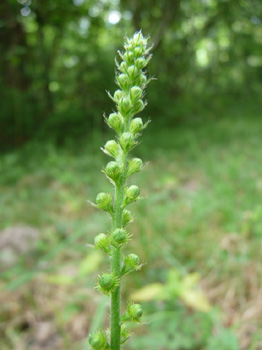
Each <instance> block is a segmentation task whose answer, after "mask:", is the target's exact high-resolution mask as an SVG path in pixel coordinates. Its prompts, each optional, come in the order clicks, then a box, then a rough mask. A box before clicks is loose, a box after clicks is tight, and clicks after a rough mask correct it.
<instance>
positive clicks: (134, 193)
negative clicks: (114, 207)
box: [125, 185, 140, 204]
mask: <svg viewBox="0 0 262 350" xmlns="http://www.w3.org/2000/svg"><path fill="white" fill-rule="evenodd" d="M139 195H140V189H139V188H138V187H137V186H135V185H132V186H130V187H128V188H127V190H126V200H125V202H126V204H129V203H131V202H133V201H135V200H136V199H137V198H138V196H139Z"/></svg>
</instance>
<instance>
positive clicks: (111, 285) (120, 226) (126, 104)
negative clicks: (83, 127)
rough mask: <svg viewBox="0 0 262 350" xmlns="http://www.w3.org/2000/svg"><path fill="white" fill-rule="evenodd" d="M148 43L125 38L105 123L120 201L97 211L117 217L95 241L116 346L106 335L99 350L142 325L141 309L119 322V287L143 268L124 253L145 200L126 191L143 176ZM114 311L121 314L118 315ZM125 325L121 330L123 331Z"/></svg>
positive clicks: (110, 199)
mask: <svg viewBox="0 0 262 350" xmlns="http://www.w3.org/2000/svg"><path fill="white" fill-rule="evenodd" d="M147 41H148V39H147V38H144V37H143V35H142V33H141V32H138V33H135V34H134V36H133V37H132V38H131V39H128V38H126V39H125V44H124V49H125V52H123V53H122V52H119V56H120V59H121V62H120V63H118V62H117V63H116V65H117V72H116V84H117V85H118V89H117V90H116V91H115V93H114V94H113V95H110V94H109V96H110V98H111V99H112V100H113V101H114V102H115V104H116V109H115V111H114V112H113V113H111V114H110V115H109V116H108V117H107V118H105V119H106V122H107V124H108V125H109V127H110V128H112V129H113V130H115V132H116V134H117V137H116V140H109V141H107V142H106V143H105V145H104V147H103V148H102V150H103V152H104V153H105V154H107V155H109V156H111V157H113V158H114V160H112V161H110V162H109V163H108V164H107V165H106V166H105V168H104V170H103V172H104V173H105V175H106V177H107V178H108V179H109V180H110V182H111V183H112V184H113V185H114V187H115V195H114V196H112V195H111V194H110V193H104V192H102V193H99V194H98V195H97V198H96V204H94V205H95V206H96V207H97V208H100V209H102V210H104V211H107V212H109V213H110V215H111V216H112V221H113V225H112V230H111V232H109V233H108V234H105V233H100V234H98V235H97V236H96V237H95V239H94V245H95V247H96V248H97V249H100V250H102V251H103V252H105V253H106V254H107V255H109V256H110V261H111V272H110V273H104V274H102V275H101V276H99V278H98V283H97V289H98V290H99V291H100V292H102V293H103V294H106V295H111V296H112V298H111V303H112V304H111V342H110V345H109V344H108V342H107V339H106V335H105V333H103V332H101V331H100V332H97V333H95V334H93V335H91V336H90V338H89V343H90V345H91V347H92V348H93V349H94V350H103V349H108V348H109V347H110V348H112V349H114V350H119V349H120V344H123V343H124V342H125V341H126V340H127V339H128V338H129V337H130V331H129V330H128V327H127V325H126V324H125V322H130V321H132V322H140V319H141V316H142V313H143V312H142V307H141V305H139V304H130V305H128V308H127V311H126V313H125V314H124V315H123V317H122V319H120V315H119V309H120V307H119V303H120V299H119V298H120V297H119V295H120V293H119V288H120V281H121V277H122V276H124V275H126V274H127V273H129V272H132V271H137V270H139V269H140V268H141V267H142V265H141V264H140V259H139V257H138V256H137V255H136V254H128V255H127V256H125V257H123V258H121V256H122V255H121V254H120V250H121V249H122V247H123V246H125V245H126V244H127V243H128V241H129V240H130V238H131V235H130V234H129V233H128V232H127V231H126V229H125V227H126V226H127V224H128V223H130V222H132V221H133V217H132V215H131V213H130V211H129V210H127V209H125V207H126V206H127V205H129V204H130V203H132V202H134V201H136V200H138V199H140V198H141V197H140V189H139V188H138V187H137V186H136V185H129V186H127V185H126V182H127V179H128V177H129V176H131V175H132V174H134V173H137V172H139V171H141V170H142V167H143V162H142V160H141V159H139V158H128V154H129V152H130V151H131V150H132V149H133V148H134V147H135V146H136V145H137V144H138V141H137V138H138V137H139V136H140V135H141V132H142V131H143V130H144V129H145V128H146V127H147V125H148V122H146V123H144V122H143V120H142V119H141V118H140V117H135V115H136V114H137V113H139V112H141V111H142V110H143V109H144V108H145V106H146V102H145V101H144V89H145V87H146V85H147V84H148V82H149V81H150V79H148V78H147V75H146V71H145V68H146V66H147V64H148V62H149V60H150V58H151V55H150V54H149V51H150V49H151V48H147ZM115 310H118V311H117V313H115ZM120 325H121V327H120Z"/></svg>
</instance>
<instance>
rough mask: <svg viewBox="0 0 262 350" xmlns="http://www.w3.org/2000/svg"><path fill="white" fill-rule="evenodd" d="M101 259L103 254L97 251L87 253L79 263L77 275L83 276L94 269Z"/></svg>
mask: <svg viewBox="0 0 262 350" xmlns="http://www.w3.org/2000/svg"><path fill="white" fill-rule="evenodd" d="M103 259H104V258H103V255H102V254H101V253H100V252H99V251H94V252H92V253H90V254H88V255H87V256H86V257H85V258H84V259H83V260H82V261H81V263H80V265H79V270H78V277H84V276H87V275H89V274H90V273H92V272H94V271H96V270H97V269H98V267H99V265H100V264H101V262H102V261H103Z"/></svg>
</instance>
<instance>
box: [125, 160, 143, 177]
mask: <svg viewBox="0 0 262 350" xmlns="http://www.w3.org/2000/svg"><path fill="white" fill-rule="evenodd" d="M142 165H143V162H142V160H141V159H140V158H132V159H130V161H129V163H128V167H127V176H130V175H132V174H134V173H137V172H139V171H141V169H142Z"/></svg>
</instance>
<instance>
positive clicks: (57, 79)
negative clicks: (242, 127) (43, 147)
mask: <svg viewBox="0 0 262 350" xmlns="http://www.w3.org/2000/svg"><path fill="white" fill-rule="evenodd" d="M261 12H262V9H261V2H260V1H259V0H254V1H252V3H251V2H248V1H246V2H243V3H242V2H236V1H228V0H225V1H218V0H209V1H205V2H204V3H200V2H199V1H197V0H181V1H178V0H175V1H174V0H165V1H164V0H160V1H155V0H154V1H151V2H148V1H138V0H134V1H133V0H132V1H130V0H125V1H121V2H116V1H102V0H98V1H94V0H88V1H82V0H75V1H71V0H70V1H61V0H54V1H36V2H34V3H33V2H32V3H30V4H29V2H25V1H20V2H19V1H13V0H3V1H1V5H0V13H1V18H0V20H1V26H0V36H1V43H0V51H1V53H2V54H1V57H0V72H1V74H0V76H1V79H0V97H1V113H0V120H1V126H2V128H1V133H0V136H1V137H0V139H1V141H0V147H1V149H4V150H8V149H10V148H16V147H19V146H20V145H21V144H24V143H26V142H28V141H30V140H39V139H41V140H42V142H46V140H48V141H52V142H55V143H56V144H59V145H65V144H67V143H68V142H69V141H71V142H72V143H73V144H75V143H78V142H79V140H80V139H85V138H86V137H87V136H88V137H89V138H91V137H93V133H94V131H95V132H98V131H99V133H101V132H103V131H104V126H103V124H102V122H101V120H100V118H98V116H99V115H100V114H101V110H102V111H106V110H108V109H109V108H111V107H112V105H111V104H110V102H109V101H107V100H106V99H105V98H104V91H105V90H113V79H114V75H113V59H114V56H115V51H116V49H117V48H119V47H120V44H121V40H122V35H123V33H129V34H130V33H132V32H133V31H134V30H139V29H140V28H142V29H143V30H144V32H145V33H151V34H152V42H154V43H155V44H156V45H155V48H154V55H155V59H154V62H153V66H152V70H153V71H155V72H158V79H159V82H158V84H153V86H150V87H149V89H148V98H149V100H150V101H151V103H150V105H149V107H148V113H149V114H150V115H151V116H152V118H154V120H155V123H154V126H153V128H157V127H158V123H163V124H164V125H170V124H172V123H174V122H177V121H181V120H185V119H186V120H188V119H190V116H192V117H193V118H194V119H196V120H199V119H201V118H202V111H203V110H206V109H207V110H208V111H209V114H210V115H212V114H215V115H218V116H219V115H220V106H221V104H222V105H225V104H227V103H228V101H229V100H232V99H233V100H236V99H240V98H244V99H247V98H248V97H249V96H253V97H255V98H256V99H258V98H259V96H260V95H261V76H262V75H261V66H262V63H261V39H260V38H261V16H260V14H261ZM144 63H145V62H144V59H139V60H138V62H137V65H138V67H142V66H143V64H144ZM123 67H124V64H122V68H123ZM122 68H121V69H122ZM129 73H130V74H131V75H132V74H134V73H135V70H134V69H133V68H132V67H131V68H130V67H129ZM118 79H120V81H121V80H123V81H122V84H125V75H124V74H123V75H120V76H119V78H118ZM141 79H142V80H143V79H145V78H141ZM140 93H141V91H140V90H139V87H135V88H133V90H132V98H133V99H136V98H138V99H139V95H140ZM120 95H121V93H120V94H119V91H116V93H115V94H114V100H115V101H117V99H118V98H119V96H120ZM126 102H127V101H123V103H121V108H128V104H127V105H126ZM139 105H140V102H138V103H137V108H138V110H139V108H141V107H142V106H139ZM112 115H114V114H112ZM108 123H109V125H113V124H112V123H118V127H119V128H120V129H121V120H116V119H115V120H114V119H113V118H112V117H110V116H109V118H108ZM139 124H140V121H136V125H133V126H132V128H131V129H132V130H133V127H136V128H137V127H138V128H140V127H141V125H139ZM114 128H115V129H116V125H115V124H114Z"/></svg>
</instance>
